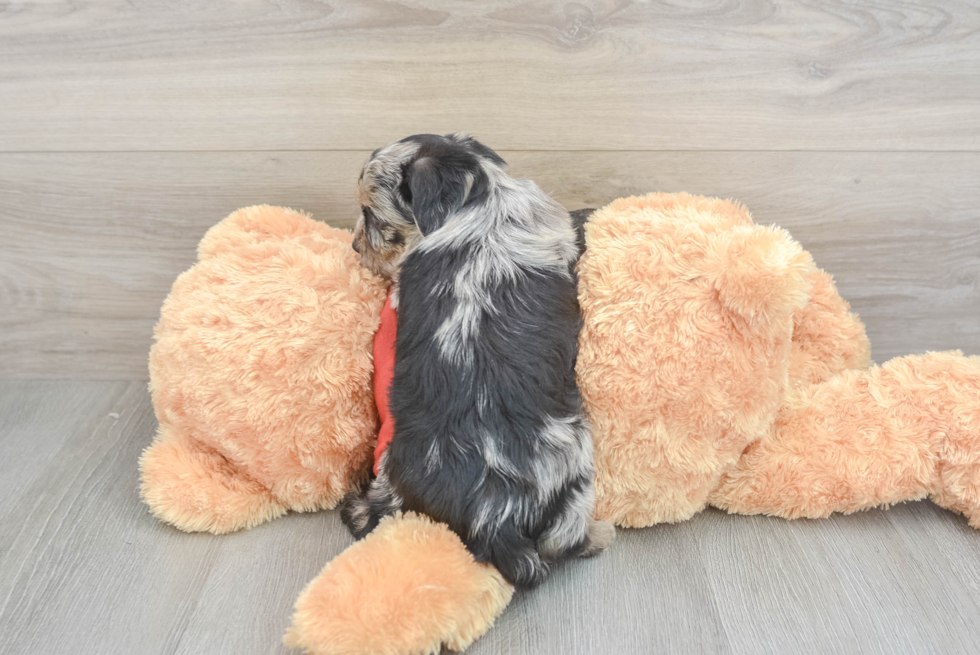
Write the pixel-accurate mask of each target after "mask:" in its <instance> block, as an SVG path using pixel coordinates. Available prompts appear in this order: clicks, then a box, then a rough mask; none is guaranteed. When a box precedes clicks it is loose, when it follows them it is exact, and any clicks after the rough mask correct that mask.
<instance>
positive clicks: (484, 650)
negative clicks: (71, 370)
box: [0, 381, 980, 655]
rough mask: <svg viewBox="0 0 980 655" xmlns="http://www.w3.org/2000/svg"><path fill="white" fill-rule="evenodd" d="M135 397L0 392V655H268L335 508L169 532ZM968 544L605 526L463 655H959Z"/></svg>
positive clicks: (86, 391) (706, 518)
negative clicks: (225, 527)
mask: <svg viewBox="0 0 980 655" xmlns="http://www.w3.org/2000/svg"><path fill="white" fill-rule="evenodd" d="M155 426H156V423H155V420H154V418H153V414H152V408H151V406H150V400H149V395H148V393H147V391H146V388H145V385H143V384H141V383H137V382H16V381H10V382H0V495H2V496H3V498H4V499H5V501H4V503H3V505H2V506H0V653H5V654H6V653H11V654H14V653H67V652H71V653H76V654H78V655H88V654H92V655H95V654H104V653H141V654H142V655H154V654H157V653H159V654H167V655H170V654H175V653H180V654H187V655H190V654H200V655H205V654H207V655H222V654H224V653H227V654H229V655H231V654H234V655H241V654H243V653H286V652H289V651H287V650H286V649H285V648H284V647H283V646H282V645H281V643H280V638H281V636H282V633H283V632H284V630H285V628H286V626H287V625H288V622H289V614H290V611H291V608H292V603H293V601H294V600H295V598H296V596H297V594H298V593H299V591H300V590H301V589H302V587H303V586H304V585H305V583H306V582H307V581H309V580H310V579H312V578H313V576H315V575H316V573H317V572H318V571H319V569H320V568H321V567H322V566H323V564H325V563H326V562H327V561H329V560H330V559H331V558H332V557H334V556H335V555H336V554H338V553H339V552H340V551H341V550H343V549H344V548H345V547H346V546H347V544H348V543H350V538H349V537H348V535H347V534H346V532H345V530H344V528H343V526H342V525H341V524H340V521H339V519H338V517H337V514H336V513H335V512H319V513H316V514H293V515H288V516H286V517H283V518H281V519H278V520H276V521H273V522H272V523H269V524H267V525H263V526H260V527H258V528H255V529H253V530H250V531H248V532H243V533H237V534H232V535H226V536H221V537H215V536H211V535H202V534H184V533H180V532H178V531H176V530H173V529H171V528H169V527H167V526H165V525H163V524H161V523H159V522H158V521H156V520H155V519H153V518H152V517H151V516H150V515H149V513H148V512H147V511H146V508H145V507H144V506H143V505H142V504H141V503H140V502H139V499H138V494H137V471H136V463H137V458H138V456H139V453H140V451H141V450H142V448H143V447H144V446H145V445H146V444H148V443H149V440H150V438H151V436H152V434H153V431H154V429H155ZM978 590H980V536H978V535H977V533H976V532H975V531H974V530H972V529H971V528H969V527H968V526H967V524H966V521H965V520H964V519H963V518H962V517H959V516H957V515H955V514H952V513H950V512H946V511H944V510H941V509H939V508H938V507H936V506H934V505H932V504H930V503H928V502H921V503H913V504H909V505H903V506H899V507H896V508H894V509H892V510H890V511H887V512H885V511H872V512H867V513H863V514H857V515H853V516H848V517H842V516H837V517H834V518H831V519H828V520H822V521H795V522H787V521H783V520H781V519H769V518H764V517H744V516H728V515H726V514H723V513H722V512H719V511H708V512H704V513H702V514H700V515H698V516H697V517H696V518H694V519H692V520H690V521H687V522H685V523H680V524H677V525H664V526H659V527H656V528H651V529H646V530H621V531H620V532H619V536H618V540H617V542H616V543H615V545H614V546H613V547H612V548H611V549H610V550H609V551H608V552H607V553H605V554H603V555H602V556H601V557H598V558H596V559H594V560H589V561H585V562H574V563H569V564H566V565H564V566H562V567H561V568H560V569H559V570H558V571H557V572H556V573H555V575H554V576H553V577H552V578H551V579H550V580H549V581H548V582H547V583H546V584H545V585H544V586H543V587H541V588H539V589H537V590H535V591H533V592H530V593H527V594H522V595H518V597H517V598H516V599H515V601H514V602H513V603H512V604H511V606H510V607H509V608H508V609H507V610H506V612H505V613H504V615H503V616H502V617H501V618H500V620H499V621H498V623H497V625H496V626H495V627H494V628H493V629H492V630H491V631H490V632H489V633H488V634H487V635H486V636H485V637H483V638H482V639H481V640H479V641H478V642H477V643H476V644H475V645H474V646H473V647H472V649H471V650H470V651H468V652H471V653H474V654H475V655H484V654H486V655H491V654H493V655H499V654H507V655H525V654H526V655H552V654H553V655H579V654H581V655H589V654H596V653H680V654H687V653H779V654H782V653H790V652H792V653H975V652H976V644H977V643H980V621H978V620H977V619H978V618H980V594H978Z"/></svg>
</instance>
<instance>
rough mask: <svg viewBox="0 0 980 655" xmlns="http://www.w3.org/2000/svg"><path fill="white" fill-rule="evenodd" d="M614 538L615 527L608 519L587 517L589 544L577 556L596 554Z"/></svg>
mask: <svg viewBox="0 0 980 655" xmlns="http://www.w3.org/2000/svg"><path fill="white" fill-rule="evenodd" d="M615 540H616V528H615V526H613V524H612V523H610V522H609V521H596V520H595V519H589V545H588V546H586V547H585V550H583V551H582V554H581V555H579V557H592V556H594V555H598V554H599V553H601V552H602V551H604V550H605V549H607V548H609V546H610V545H612V542H613V541H615Z"/></svg>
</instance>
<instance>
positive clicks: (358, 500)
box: [340, 493, 374, 539]
mask: <svg viewBox="0 0 980 655" xmlns="http://www.w3.org/2000/svg"><path fill="white" fill-rule="evenodd" d="M340 520H341V521H343V523H344V525H346V526H347V529H348V530H350V533H351V534H352V535H354V538H355V539H361V538H362V537H364V536H365V535H366V534H367V533H369V532H370V531H371V528H373V527H374V526H372V525H371V504H370V503H369V502H368V500H367V498H366V497H364V496H362V495H359V494H356V493H352V494H348V495H347V496H345V497H344V499H343V500H342V501H340Z"/></svg>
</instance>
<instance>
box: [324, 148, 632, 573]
mask: <svg viewBox="0 0 980 655" xmlns="http://www.w3.org/2000/svg"><path fill="white" fill-rule="evenodd" d="M506 171H507V165H506V163H505V162H504V160H503V159H501V158H500V157H499V156H498V155H497V154H496V153H495V152H493V151H492V150H490V149H489V148H487V147H486V146H484V145H482V144H481V143H479V142H477V141H476V140H474V139H473V138H471V137H469V136H466V135H462V134H452V135H448V136H436V135H431V134H423V135H417V136H411V137H408V138H406V139H402V140H401V141H398V142H396V143H393V144H391V145H389V146H387V147H385V148H382V149H379V150H376V151H375V152H374V154H373V155H372V156H371V158H370V160H369V161H368V162H367V164H366V165H365V167H364V170H363V171H362V172H361V177H360V180H359V182H358V195H359V199H360V203H361V207H362V216H361V219H360V220H359V221H358V224H357V227H356V229H355V237H354V249H355V250H357V252H358V253H359V254H360V257H361V261H362V262H363V263H364V264H365V265H366V266H367V267H369V268H370V269H371V270H373V271H374V272H375V273H377V274H379V275H381V276H383V277H386V278H388V279H390V280H391V281H392V284H393V294H394V296H393V304H395V303H397V307H398V336H397V340H396V346H395V371H394V378H393V381H392V385H391V390H390V392H389V398H390V410H391V415H392V417H393V420H394V438H393V440H392V443H391V445H390V446H389V447H388V449H387V451H386V452H385V454H384V455H383V456H382V459H381V463H380V467H379V470H380V472H379V474H378V477H377V478H376V479H374V480H373V481H372V482H371V483H370V485H369V486H368V488H367V491H366V493H364V494H363V495H362V496H355V497H349V498H348V499H347V500H345V502H344V505H343V507H342V517H343V519H344V522H345V523H346V524H347V526H348V527H349V528H350V530H351V532H352V533H353V534H354V536H355V537H358V538H360V537H362V536H364V535H365V534H367V533H368V532H370V531H371V530H372V529H374V527H375V526H376V525H377V524H378V522H379V521H380V520H381V518H383V517H384V516H386V515H390V514H393V513H395V512H398V511H401V510H411V511H415V512H421V513H425V514H427V515H429V516H431V517H432V518H434V519H436V520H438V521H442V522H444V523H446V524H447V525H448V526H449V527H450V528H451V529H452V530H453V531H454V532H456V533H457V534H458V535H459V536H460V538H461V539H462V541H463V542H464V543H465V544H466V546H467V548H469V550H470V551H471V552H472V553H473V555H474V557H475V558H476V559H477V561H481V562H490V563H492V564H493V565H494V566H495V567H496V568H497V570H499V571H500V573H501V574H502V575H503V577H504V578H505V579H506V580H507V581H509V582H510V583H512V584H514V585H515V586H517V587H522V588H529V587H533V586H535V585H537V584H539V583H541V582H542V581H543V580H544V578H545V577H546V576H547V573H548V564H549V563H552V562H555V561H558V560H562V559H565V558H569V557H574V556H587V555H593V554H596V553H598V552H600V551H602V550H603V549H605V548H606V547H607V546H608V545H609V544H610V543H611V542H612V540H613V537H614V534H615V532H614V530H613V528H612V525H611V524H609V523H605V522H600V521H596V520H594V519H593V518H592V512H593V506H594V493H593V487H592V481H593V464H592V438H591V434H590V431H589V425H588V423H587V421H586V419H585V417H584V416H583V414H582V408H581V400H580V397H579V391H578V387H577V385H576V381H575V358H576V355H577V352H578V335H579V330H580V328H581V316H580V312H579V306H578V297H577V285H576V275H575V269H574V266H575V263H576V261H577V259H578V256H579V250H580V238H581V234H578V235H577V234H576V226H575V225H573V220H572V217H571V216H570V215H569V213H568V212H567V211H565V209H564V208H562V207H561V206H560V205H559V204H558V203H556V202H555V201H554V200H552V199H551V198H550V197H548V196H547V195H546V194H544V193H543V192H542V191H541V190H540V189H539V188H538V187H537V186H536V185H535V184H534V183H533V182H531V181H530V180H518V179H513V178H511V177H509V176H508V175H507V172H506ZM576 218H577V219H578V222H581V221H582V219H583V218H584V217H581V218H580V217H576Z"/></svg>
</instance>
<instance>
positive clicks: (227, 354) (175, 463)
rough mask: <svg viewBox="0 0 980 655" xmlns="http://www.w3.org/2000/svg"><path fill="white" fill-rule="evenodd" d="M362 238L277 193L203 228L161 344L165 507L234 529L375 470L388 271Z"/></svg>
mask: <svg viewBox="0 0 980 655" xmlns="http://www.w3.org/2000/svg"><path fill="white" fill-rule="evenodd" d="M350 242H351V236H350V234H349V233H347V232H346V231H343V230H336V229H332V228H330V227H328V226H326V225H324V224H322V223H318V222H316V221H314V220H312V219H310V218H309V217H307V216H304V215H302V214H299V213H296V212H293V211H290V210H287V209H283V208H279V207H266V206H262V207H249V208H247V209H242V210H239V211H237V212H235V213H233V214H232V215H231V216H229V217H228V218H226V219H225V220H223V221H222V222H221V223H219V224H218V225H216V226H215V227H213V228H212V229H211V230H210V231H209V232H208V233H207V235H206V236H205V237H204V239H203V241H202V242H201V245H200V247H199V249H198V255H199V261H198V263H197V264H195V265H194V266H193V267H192V268H191V269H190V270H188V271H187V272H185V273H184V274H183V275H181V276H180V277H179V278H178V279H177V281H176V282H175V283H174V286H173V290H172V291H171V293H170V296H169V297H168V298H167V300H166V302H165V303H164V305H163V309H162V311H161V314H160V322H159V323H158V324H157V327H156V331H155V339H156V343H155V344H154V346H153V349H152V350H151V352H150V388H151V390H152V392H153V404H154V408H155V410H156V414H157V419H158V420H159V423H160V430H159V433H158V435H157V438H156V440H155V441H154V442H153V444H152V445H151V446H150V447H149V448H148V449H147V450H146V451H145V452H144V454H143V457H142V458H141V460H140V467H141V470H142V486H141V491H142V495H143V498H144V500H145V501H146V502H147V504H148V505H149V506H150V509H151V510H152V512H153V513H154V514H155V515H156V516H157V517H158V518H160V519H161V520H164V521H167V522H168V523H171V524H173V525H175V526H177V527H178V528H180V529H182V530H191V531H210V532H214V533H222V532H229V531H232V530H238V529H241V528H248V527H252V526H255V525H257V524H259V523H262V522H263V521H267V520H269V519H271V518H274V517H276V516H279V515H280V514H283V513H284V512H286V511H287V510H293V511H312V510H318V509H324V508H329V507H333V506H334V505H335V504H336V503H337V502H338V500H339V499H340V498H341V497H342V496H343V495H344V493H345V492H346V491H347V490H348V489H350V487H351V484H352V483H354V482H356V481H358V480H361V479H363V478H364V477H365V476H366V475H367V471H368V469H369V466H370V460H371V452H372V447H373V440H374V438H375V423H376V415H375V407H374V396H373V390H372V387H371V379H372V361H371V343H372V340H373V337H374V332H375V330H376V329H377V325H378V316H379V313H380V310H381V305H382V303H383V301H384V295H385V285H384V283H383V282H382V281H381V280H380V279H378V278H375V277H374V276H373V275H372V274H371V273H369V272H368V271H367V270H366V269H363V268H361V266H360V265H359V264H358V261H357V257H356V254H355V253H354V251H353V250H352V249H351V247H350Z"/></svg>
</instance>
